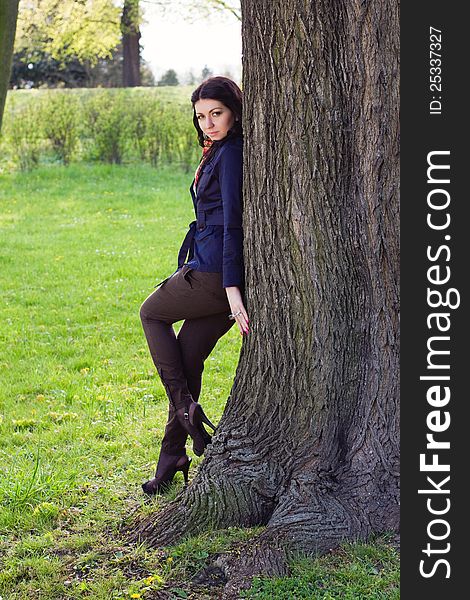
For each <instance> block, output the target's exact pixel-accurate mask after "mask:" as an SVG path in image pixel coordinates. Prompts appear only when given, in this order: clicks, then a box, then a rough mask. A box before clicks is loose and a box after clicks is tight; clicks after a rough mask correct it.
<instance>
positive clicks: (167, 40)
mask: <svg viewBox="0 0 470 600" xmlns="http://www.w3.org/2000/svg"><path fill="white" fill-rule="evenodd" d="M144 7H145V18H146V21H147V23H144V24H143V25H142V26H141V34H142V37H141V40H140V43H141V45H142V47H143V50H142V56H143V58H144V59H145V60H146V62H147V63H148V64H149V66H150V67H151V69H152V71H153V74H154V76H155V79H156V81H158V79H160V77H161V76H162V75H163V73H164V72H166V71H167V70H168V69H174V70H175V71H176V72H177V74H178V79H179V80H180V81H181V82H183V83H184V81H183V80H184V78H185V76H186V75H187V73H188V72H189V71H190V70H192V71H193V73H194V75H195V76H196V79H198V78H199V75H200V73H201V71H202V69H203V68H204V66H205V65H207V66H208V68H209V69H210V70H211V71H212V72H213V74H214V75H221V74H224V73H225V72H226V71H227V70H228V71H229V72H230V73H231V75H232V76H233V77H234V79H236V80H237V81H240V77H241V54H242V44H241V23H240V21H239V20H238V19H236V18H235V17H234V16H233V15H231V14H229V13H228V14H227V15H226V16H220V15H214V16H208V15H206V16H204V15H201V16H199V17H198V18H195V17H193V20H192V22H189V21H187V20H184V19H183V17H178V16H177V15H176V16H175V15H171V14H169V15H167V16H165V15H162V14H161V13H158V11H157V9H155V8H154V7H153V6H152V5H151V4H147V5H145V4H144Z"/></svg>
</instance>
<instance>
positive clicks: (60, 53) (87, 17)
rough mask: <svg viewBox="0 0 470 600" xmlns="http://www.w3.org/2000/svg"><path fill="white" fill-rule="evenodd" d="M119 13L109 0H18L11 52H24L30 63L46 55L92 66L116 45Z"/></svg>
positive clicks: (61, 60)
mask: <svg viewBox="0 0 470 600" xmlns="http://www.w3.org/2000/svg"><path fill="white" fill-rule="evenodd" d="M120 12H121V9H120V8H119V6H116V5H115V4H114V3H113V0H93V2H90V1H88V0H85V1H78V0H28V1H27V2H26V1H22V2H20V9H19V13H18V33H17V39H16V43H15V52H24V55H25V58H26V60H27V61H28V62H30V63H34V62H35V61H36V60H37V59H38V58H39V59H41V58H42V57H43V56H44V55H47V56H50V57H51V58H52V59H54V60H57V61H59V62H61V63H65V62H67V61H68V60H70V59H74V60H78V61H80V62H87V61H88V62H90V64H91V65H94V64H96V62H97V61H98V60H99V59H100V58H106V57H110V56H111V53H112V50H113V49H114V48H116V47H117V45H118V44H119V41H120V37H121V32H120V28H119V24H120Z"/></svg>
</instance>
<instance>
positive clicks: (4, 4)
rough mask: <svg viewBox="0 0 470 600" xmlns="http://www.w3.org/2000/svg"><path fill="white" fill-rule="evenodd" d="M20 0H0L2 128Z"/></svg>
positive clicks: (0, 122)
mask: <svg viewBox="0 0 470 600" xmlns="http://www.w3.org/2000/svg"><path fill="white" fill-rule="evenodd" d="M18 3H19V0H0V130H1V128H2V119H3V109H4V107H5V100H6V97H7V90H8V83H9V81H10V69H11V58H12V56H13V44H14V42H15V33H16V19H17V17H18Z"/></svg>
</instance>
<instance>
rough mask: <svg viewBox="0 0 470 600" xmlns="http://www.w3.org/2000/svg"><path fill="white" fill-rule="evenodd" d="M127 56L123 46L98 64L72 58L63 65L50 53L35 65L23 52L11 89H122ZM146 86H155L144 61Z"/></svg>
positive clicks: (142, 73)
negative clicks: (29, 61) (124, 59)
mask: <svg viewBox="0 0 470 600" xmlns="http://www.w3.org/2000/svg"><path fill="white" fill-rule="evenodd" d="M122 63H123V56H122V46H121V44H119V45H118V47H117V48H116V49H115V50H113V52H112V55H111V57H110V58H100V59H99V60H98V61H97V62H96V64H95V65H93V66H92V65H90V63H88V62H80V61H79V60H77V59H73V58H71V59H69V60H67V61H63V62H60V61H58V60H55V59H53V58H52V57H51V56H50V55H48V54H43V55H42V56H40V55H38V56H37V58H36V60H35V62H34V63H28V62H27V61H26V58H25V56H24V54H23V53H19V52H16V53H15V54H14V55H13V62H12V68H11V77H10V86H11V87H13V88H31V87H67V88H74V87H85V88H89V87H121V86H122V71H123V67H122ZM140 77H141V82H140V83H141V85H142V86H153V85H155V78H154V76H153V73H152V70H151V69H150V67H149V65H148V64H147V63H146V61H145V60H143V59H140Z"/></svg>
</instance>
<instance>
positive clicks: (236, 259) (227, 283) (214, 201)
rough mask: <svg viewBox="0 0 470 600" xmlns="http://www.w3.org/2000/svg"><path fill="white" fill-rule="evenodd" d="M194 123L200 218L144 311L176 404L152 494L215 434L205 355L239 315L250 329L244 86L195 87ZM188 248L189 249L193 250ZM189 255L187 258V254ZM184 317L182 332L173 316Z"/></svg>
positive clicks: (194, 190) (213, 81) (148, 488)
mask: <svg viewBox="0 0 470 600" xmlns="http://www.w3.org/2000/svg"><path fill="white" fill-rule="evenodd" d="M191 102H192V105H193V123H194V126H195V128H196V131H197V134H198V138H199V144H200V145H201V146H202V147H203V155H202V158H201V162H200V164H199V166H198V168H197V170H196V174H195V177H194V181H193V183H192V184H191V187H190V192H191V196H192V200H193V204H194V210H195V214H196V220H195V221H193V222H192V223H191V224H190V226H189V231H188V233H187V234H186V237H185V239H184V241H183V244H182V246H181V248H180V251H179V254H178V269H177V270H176V271H175V273H173V275H171V276H170V277H168V278H167V279H165V280H164V281H163V282H162V283H161V284H159V287H158V288H157V290H156V291H155V292H153V294H151V295H150V296H149V297H148V298H147V300H145V302H144V303H143V305H142V307H141V310H140V316H141V320H142V325H143V328H144V332H145V336H146V338H147V342H148V345H149V348H150V353H151V355H152V359H153V361H154V363H155V366H156V368H157V371H158V373H159V375H160V378H161V380H162V382H163V385H164V387H165V390H166V392H167V395H168V398H169V401H170V405H169V414H168V422H167V425H166V428H165V435H164V437H163V440H162V446H161V450H160V457H159V459H158V464H157V471H156V473H155V477H154V478H153V479H151V480H150V481H147V482H146V483H144V484H143V486H142V488H143V490H144V492H145V493H146V494H149V495H153V494H158V493H161V492H162V491H164V490H165V488H166V487H167V486H168V484H169V483H170V482H171V481H172V479H173V477H174V475H175V473H176V472H177V471H182V473H183V475H184V480H185V484H187V482H188V470H189V466H190V463H191V459H190V458H189V457H188V456H187V454H186V450H185V443H186V439H187V436H188V434H189V435H190V436H191V438H192V441H193V451H194V453H195V454H196V455H197V456H201V455H202V454H203V453H204V450H205V448H206V446H207V444H209V443H210V442H211V436H210V435H209V433H208V432H207V431H206V429H205V428H204V425H203V423H206V424H207V425H210V426H211V427H212V428H213V429H214V426H213V425H212V423H211V422H210V421H209V419H207V417H206V416H205V414H204V411H203V410H202V407H201V405H200V404H199V403H198V399H199V395H200V391H201V378H202V372H203V370H204V360H205V359H206V358H207V357H208V356H209V354H210V353H211V351H212V349H213V348H214V346H215V344H216V343H217V340H218V339H219V338H221V337H222V336H223V335H224V334H225V333H227V331H228V330H229V329H230V327H231V326H232V325H233V324H234V322H236V323H237V325H238V328H239V330H240V333H241V335H244V334H247V333H248V315H247V312H246V310H245V306H244V303H243V294H244V267H243V235H242V150H243V137H242V135H243V134H242V124H241V118H242V93H241V91H240V89H239V87H238V86H237V85H236V84H235V83H234V82H233V81H231V80H230V79H228V78H226V77H211V78H210V79H207V80H206V81H204V82H203V83H202V84H201V85H200V86H199V87H198V88H197V89H196V90H195V91H194V93H193V94H192V96H191ZM188 253H189V256H188ZM186 259H188V262H186ZM182 319H184V320H185V321H184V324H183V326H182V327H181V330H180V332H179V334H178V336H175V333H174V330H173V323H175V322H176V321H181V320H182Z"/></svg>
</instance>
